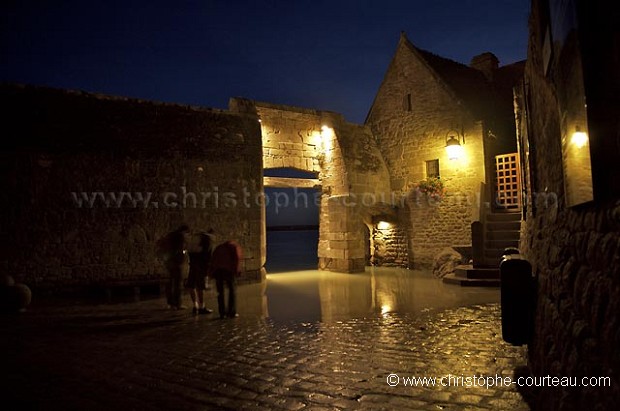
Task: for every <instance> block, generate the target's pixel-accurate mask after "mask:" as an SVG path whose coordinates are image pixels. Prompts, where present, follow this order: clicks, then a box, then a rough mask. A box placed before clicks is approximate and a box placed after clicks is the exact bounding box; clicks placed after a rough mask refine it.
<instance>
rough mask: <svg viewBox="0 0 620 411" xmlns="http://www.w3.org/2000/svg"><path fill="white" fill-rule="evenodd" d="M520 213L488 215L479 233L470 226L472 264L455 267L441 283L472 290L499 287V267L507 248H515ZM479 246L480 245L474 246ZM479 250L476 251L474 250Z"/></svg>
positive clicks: (493, 213)
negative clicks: (472, 287)
mask: <svg viewBox="0 0 620 411" xmlns="http://www.w3.org/2000/svg"><path fill="white" fill-rule="evenodd" d="M520 228H521V213H520V212H491V213H487V215H486V216H485V221H484V224H483V225H482V229H481V231H480V233H479V234H476V230H475V229H474V227H473V225H472V237H475V236H478V237H481V238H478V239H476V238H472V243H473V246H474V251H473V255H474V259H473V264H466V265H459V266H457V267H456V268H455V270H454V273H453V274H448V275H446V276H445V277H444V278H443V281H444V282H445V283H448V284H458V285H461V286H474V287H499V285H500V275H499V264H500V262H501V259H502V255H503V254H504V250H505V249H506V248H508V247H514V248H519V236H520ZM477 244H480V245H477ZM479 247H481V249H479V250H476V248H479Z"/></svg>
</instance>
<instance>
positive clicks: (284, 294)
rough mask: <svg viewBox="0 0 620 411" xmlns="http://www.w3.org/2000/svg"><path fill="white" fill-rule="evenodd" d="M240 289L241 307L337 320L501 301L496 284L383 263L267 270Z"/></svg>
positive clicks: (266, 314) (274, 315)
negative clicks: (261, 279)
mask: <svg viewBox="0 0 620 411" xmlns="http://www.w3.org/2000/svg"><path fill="white" fill-rule="evenodd" d="M242 288H244V289H245V290H243V291H244V292H243V294H245V295H246V297H245V298H244V299H243V303H242V306H240V307H239V309H240V311H241V312H243V311H246V310H247V311H251V312H253V313H256V314H259V315H260V316H261V317H263V318H270V319H272V320H274V321H298V322H315V321H324V322H329V321H341V320H347V319H351V318H363V317H380V316H382V315H388V314H389V313H407V314H416V313H421V312H424V311H428V310H439V309H446V308H451V307H458V306H466V305H472V304H484V303H497V302H499V290H498V289H497V288H478V287H460V286H457V285H452V284H444V283H443V282H442V281H441V280H440V279H437V278H435V277H433V276H432V275H431V274H430V273H428V272H424V271H417V270H405V269H398V268H383V267H382V268H377V267H368V268H367V269H366V272H365V273H359V274H341V273H332V272H326V271H317V270H307V271H294V272H286V273H278V274H269V275H268V276H267V281H266V282H265V283H263V284H261V285H256V284H255V285H250V286H244V287H242ZM255 293H256V294H255Z"/></svg>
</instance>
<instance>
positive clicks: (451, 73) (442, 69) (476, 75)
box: [405, 37, 493, 116]
mask: <svg viewBox="0 0 620 411" xmlns="http://www.w3.org/2000/svg"><path fill="white" fill-rule="evenodd" d="M405 44H406V45H407V46H408V48H409V49H410V50H411V51H412V52H413V53H414V54H417V55H418V56H419V57H420V58H421V59H422V60H423V61H424V62H425V63H426V64H427V65H428V66H429V68H430V69H431V70H433V71H434V72H435V73H436V74H437V75H438V76H439V78H440V79H441V80H442V81H443V82H444V84H445V85H446V86H447V87H448V88H449V89H450V90H451V91H452V92H453V93H454V95H455V96H456V98H458V100H459V101H461V102H462V103H463V104H464V105H465V106H466V108H468V109H469V110H470V111H471V112H472V114H474V115H476V116H481V115H482V114H483V113H484V112H485V111H486V110H487V109H488V107H489V106H490V104H492V100H493V93H492V90H491V84H490V82H489V81H488V80H487V78H486V77H485V76H484V74H483V73H482V72H481V71H479V70H476V69H475V68H472V67H469V66H466V65H464V64H461V63H458V62H456V61H453V60H450V59H447V58H444V57H441V56H438V55H436V54H433V53H431V52H430V51H426V50H422V49H420V48H417V47H416V46H414V45H413V44H412V43H411V42H410V41H409V40H408V39H407V38H406V37H405Z"/></svg>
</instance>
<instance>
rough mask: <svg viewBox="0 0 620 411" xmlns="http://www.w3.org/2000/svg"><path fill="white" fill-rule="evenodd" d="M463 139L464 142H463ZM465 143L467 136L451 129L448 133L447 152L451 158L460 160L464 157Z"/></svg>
mask: <svg viewBox="0 0 620 411" xmlns="http://www.w3.org/2000/svg"><path fill="white" fill-rule="evenodd" d="M461 141H462V142H463V144H461ZM463 145H465V136H464V135H461V134H459V133H458V132H455V131H449V132H448V134H447V135H446V152H447V153H448V158H449V159H450V160H458V159H460V158H461V157H463Z"/></svg>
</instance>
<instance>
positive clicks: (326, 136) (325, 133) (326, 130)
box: [321, 125, 334, 154]
mask: <svg viewBox="0 0 620 411" xmlns="http://www.w3.org/2000/svg"><path fill="white" fill-rule="evenodd" d="M333 138H334V129H333V128H331V127H329V126H327V125H323V126H322V127H321V145H322V148H323V152H324V153H326V154H327V153H329V152H330V151H331V149H332V139H333Z"/></svg>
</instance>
